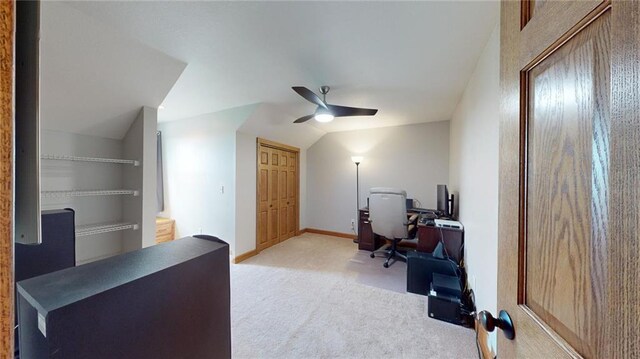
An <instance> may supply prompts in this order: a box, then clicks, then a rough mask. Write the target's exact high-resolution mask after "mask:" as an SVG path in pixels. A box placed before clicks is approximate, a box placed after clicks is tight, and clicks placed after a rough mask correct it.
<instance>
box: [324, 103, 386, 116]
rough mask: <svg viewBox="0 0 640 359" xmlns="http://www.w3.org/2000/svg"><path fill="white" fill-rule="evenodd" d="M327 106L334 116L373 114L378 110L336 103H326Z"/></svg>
mask: <svg viewBox="0 0 640 359" xmlns="http://www.w3.org/2000/svg"><path fill="white" fill-rule="evenodd" d="M327 107H328V108H329V111H331V113H332V114H333V115H334V116H335V117H345V116H373V115H375V114H376V113H377V112H378V110H375V109H372V108H357V107H347V106H338V105H327Z"/></svg>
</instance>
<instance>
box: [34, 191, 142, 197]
mask: <svg viewBox="0 0 640 359" xmlns="http://www.w3.org/2000/svg"><path fill="white" fill-rule="evenodd" d="M41 194H42V196H43V197H89V196H121V195H129V196H137V195H138V194H139V192H138V191H136V190H132V189H116V190H95V191H91V190H89V191H76V190H73V191H42V192H41Z"/></svg>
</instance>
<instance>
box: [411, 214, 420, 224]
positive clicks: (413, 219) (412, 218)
mask: <svg viewBox="0 0 640 359" xmlns="http://www.w3.org/2000/svg"><path fill="white" fill-rule="evenodd" d="M417 219H418V214H417V213H414V214H412V215H411V217H409V224H411V223H413V222H415V221H416V220H417Z"/></svg>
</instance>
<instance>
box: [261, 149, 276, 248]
mask: <svg viewBox="0 0 640 359" xmlns="http://www.w3.org/2000/svg"><path fill="white" fill-rule="evenodd" d="M279 159H280V154H279V152H278V150H274V149H272V148H269V147H266V146H258V178H257V182H258V191H257V202H258V204H257V210H258V214H257V221H256V228H257V232H256V248H257V250H258V251H261V250H263V249H265V248H268V247H270V246H272V245H274V244H276V243H278V240H279V232H278V221H279V215H278V212H279V206H278V193H279V186H278V178H279Z"/></svg>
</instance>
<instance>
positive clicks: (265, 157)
mask: <svg viewBox="0 0 640 359" xmlns="http://www.w3.org/2000/svg"><path fill="white" fill-rule="evenodd" d="M260 164H261V165H267V166H268V165H269V149H268V148H266V147H260Z"/></svg>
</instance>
